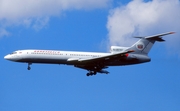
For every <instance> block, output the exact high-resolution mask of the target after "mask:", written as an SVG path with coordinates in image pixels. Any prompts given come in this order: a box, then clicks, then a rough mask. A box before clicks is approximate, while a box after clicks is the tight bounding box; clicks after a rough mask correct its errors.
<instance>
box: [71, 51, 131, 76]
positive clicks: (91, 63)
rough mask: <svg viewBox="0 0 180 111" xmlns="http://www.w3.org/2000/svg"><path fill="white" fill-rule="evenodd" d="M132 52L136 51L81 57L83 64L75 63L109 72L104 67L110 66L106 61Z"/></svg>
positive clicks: (100, 71) (101, 71)
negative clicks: (106, 64)
mask: <svg viewBox="0 0 180 111" xmlns="http://www.w3.org/2000/svg"><path fill="white" fill-rule="evenodd" d="M131 52H134V51H132V50H130V51H124V52H121V53H115V54H109V55H107V56H102V57H96V58H87V59H79V60H77V61H78V62H80V63H82V65H74V66H75V67H78V68H82V69H86V70H89V71H95V72H99V73H106V74H108V73H109V72H108V71H106V70H103V69H106V68H108V67H107V66H105V64H104V63H105V62H107V61H113V60H117V59H120V58H124V57H126V56H127V55H126V54H128V53H131Z"/></svg>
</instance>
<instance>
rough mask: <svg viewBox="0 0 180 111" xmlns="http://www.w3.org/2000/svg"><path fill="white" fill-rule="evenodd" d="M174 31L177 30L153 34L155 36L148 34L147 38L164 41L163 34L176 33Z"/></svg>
mask: <svg viewBox="0 0 180 111" xmlns="http://www.w3.org/2000/svg"><path fill="white" fill-rule="evenodd" d="M174 33H175V32H168V33H163V34H158V35H153V36H147V37H145V38H146V39H149V40H155V41H159V42H163V41H165V40H164V39H162V36H165V35H169V34H174Z"/></svg>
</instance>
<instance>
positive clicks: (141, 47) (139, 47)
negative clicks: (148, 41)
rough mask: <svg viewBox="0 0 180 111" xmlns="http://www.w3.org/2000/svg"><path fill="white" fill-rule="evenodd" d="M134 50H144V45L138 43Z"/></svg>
mask: <svg viewBox="0 0 180 111" xmlns="http://www.w3.org/2000/svg"><path fill="white" fill-rule="evenodd" d="M136 48H137V49H138V50H143V49H144V44H143V43H139V44H137V45H136Z"/></svg>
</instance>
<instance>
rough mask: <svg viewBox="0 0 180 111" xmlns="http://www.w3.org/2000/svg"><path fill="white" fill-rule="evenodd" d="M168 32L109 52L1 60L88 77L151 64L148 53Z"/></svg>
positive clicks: (32, 53)
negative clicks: (64, 68) (69, 69)
mask: <svg viewBox="0 0 180 111" xmlns="http://www.w3.org/2000/svg"><path fill="white" fill-rule="evenodd" d="M173 33H174V32H167V33H163V34H157V35H153V36H146V37H135V38H139V40H138V41H137V42H136V43H135V44H133V45H132V46H131V47H120V46H111V51H110V52H109V53H97V52H77V51H59V50H39V49H34V50H18V51H14V52H13V53H11V54H8V55H6V56H5V57H4V59H7V60H10V61H14V62H22V63H27V64H28V68H27V69H28V70H30V69H31V67H30V66H31V65H32V64H33V63H43V64H66V65H73V66H75V67H77V68H82V69H85V70H87V71H88V73H87V76H90V75H96V74H97V73H102V74H103V73H104V74H108V73H109V72H108V71H107V70H105V69H106V68H108V67H109V66H122V65H132V64H140V63H145V62H150V61H151V59H150V57H148V53H149V51H150V49H151V48H152V46H153V44H154V43H155V42H156V41H159V42H162V41H165V40H163V39H162V36H165V35H169V34H173Z"/></svg>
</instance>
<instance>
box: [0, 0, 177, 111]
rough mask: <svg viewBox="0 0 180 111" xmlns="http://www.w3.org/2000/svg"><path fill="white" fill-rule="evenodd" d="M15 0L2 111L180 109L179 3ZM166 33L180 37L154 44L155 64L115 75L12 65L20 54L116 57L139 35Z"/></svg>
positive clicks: (1, 83)
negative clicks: (115, 51)
mask: <svg viewBox="0 0 180 111" xmlns="http://www.w3.org/2000/svg"><path fill="white" fill-rule="evenodd" d="M58 1H60V3H59V2H58ZM11 2H13V1H11ZM11 2H10V3H8V2H7V1H5V0H0V3H2V4H3V5H1V6H0V7H1V8H0V9H1V10H0V50H1V53H0V57H1V59H0V63H1V67H0V69H1V73H0V89H1V90H0V110H1V111H32V110H33V111H39V110H43V111H59V110H63V111H72V110H79V111H84V110H85V111H99V110H104V111H110V110H111V111H120V110H123V111H160V110H162V111H179V110H180V105H179V104H180V95H179V94H180V69H179V67H180V60H179V58H180V51H179V48H180V45H179V42H180V39H179V37H180V34H179V31H180V30H179V29H180V22H179V21H178V20H179V19H180V13H178V12H179V11H180V1H179V0H166V1H164V0H153V1H147V0H146V1H141V0H135V1H129V0H124V1H118V0H99V1H95V0H87V1H86V2H84V1H83V0H74V1H71V0H69V1H68V2H67V1H65V0H53V2H55V3H56V4H53V3H52V4H50V3H48V1H43V0H42V1H41V0H40V1H39V2H38V3H36V1H33V2H32V1H29V4H28V5H27V4H24V5H23V6H22V5H20V4H22V3H23V1H22V0H18V1H16V2H17V4H14V5H13V3H11ZM18 3H19V4H18ZM168 4H170V5H168ZM7 5H9V6H11V7H7ZM24 6H25V7H26V6H28V7H29V8H25V9H26V10H25V9H24ZM36 6H37V7H36ZM53 6H54V7H53ZM160 6H161V7H160ZM13 7H17V8H13ZM144 7H146V8H144ZM159 7H160V8H159ZM142 8H144V9H143V10H142ZM22 9H24V10H22ZM135 9H137V10H135ZM6 11H7V13H4V12H6ZM26 12H27V13H26ZM172 12H173V13H172ZM175 12H177V13H175ZM136 15H137V16H136ZM149 15H152V16H149ZM167 15H169V16H167ZM166 31H175V32H176V34H174V35H169V36H167V37H165V39H166V40H167V41H166V42H164V43H156V44H155V45H154V47H153V48H152V50H151V52H150V53H149V56H150V57H151V58H152V61H151V62H149V63H145V64H139V65H132V66H119V67H110V68H108V71H109V72H110V74H109V75H103V74H102V75H101V74H98V75H96V76H92V77H86V73H87V71H86V70H82V69H78V68H74V67H73V66H66V65H47V64H33V65H32V70H30V71H28V70H27V64H24V63H15V62H10V61H7V60H4V56H5V55H6V54H8V53H11V52H12V51H15V50H19V49H55V50H73V51H95V52H108V50H109V48H108V47H109V46H110V45H123V46H124V45H125V46H128V45H131V44H132V43H133V42H135V41H136V40H137V39H133V38H132V37H133V36H142V35H143V36H144V35H153V34H158V33H163V32H166Z"/></svg>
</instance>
